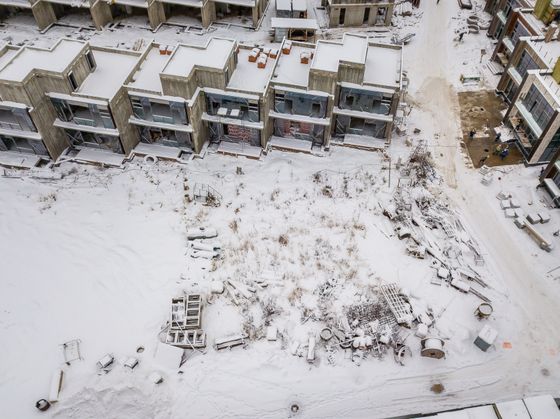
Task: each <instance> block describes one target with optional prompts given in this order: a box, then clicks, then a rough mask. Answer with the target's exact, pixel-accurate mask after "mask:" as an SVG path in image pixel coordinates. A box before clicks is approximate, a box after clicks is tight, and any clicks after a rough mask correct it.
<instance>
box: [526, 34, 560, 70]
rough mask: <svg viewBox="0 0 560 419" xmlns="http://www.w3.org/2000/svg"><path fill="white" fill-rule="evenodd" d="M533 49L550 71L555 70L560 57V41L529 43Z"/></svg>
mask: <svg viewBox="0 0 560 419" xmlns="http://www.w3.org/2000/svg"><path fill="white" fill-rule="evenodd" d="M529 44H530V45H531V47H532V48H533V49H534V50H535V51H536V53H537V54H538V55H539V56H540V57H541V58H542V60H543V61H544V62H545V63H546V64H547V65H548V67H549V68H550V69H552V68H554V65H555V64H556V61H557V60H558V58H559V57H560V41H558V40H556V39H553V40H552V41H550V42H545V41H538V42H537V41H533V40H531V41H529Z"/></svg>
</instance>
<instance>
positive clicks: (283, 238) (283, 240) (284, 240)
mask: <svg viewBox="0 0 560 419" xmlns="http://www.w3.org/2000/svg"><path fill="white" fill-rule="evenodd" d="M278 243H280V245H282V246H287V245H288V236H286V235H285V234H281V235H280V236H278Z"/></svg>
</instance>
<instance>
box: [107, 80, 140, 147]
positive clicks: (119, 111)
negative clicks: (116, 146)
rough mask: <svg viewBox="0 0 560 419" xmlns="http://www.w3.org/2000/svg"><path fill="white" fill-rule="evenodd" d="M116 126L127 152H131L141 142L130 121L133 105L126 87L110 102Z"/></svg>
mask: <svg viewBox="0 0 560 419" xmlns="http://www.w3.org/2000/svg"><path fill="white" fill-rule="evenodd" d="M109 108H110V110H111V114H112V115H113V120H114V121H115V126H116V127H117V129H118V130H119V134H120V139H121V144H122V146H123V150H124V153H125V154H129V153H130V152H131V151H132V149H133V148H134V147H135V146H136V144H138V143H139V142H140V135H139V133H138V130H137V129H136V128H135V127H134V126H133V125H132V124H130V123H129V122H128V119H129V118H130V117H131V116H132V105H131V104H130V99H129V98H128V94H127V92H126V89H125V88H121V89H120V90H119V92H118V93H117V94H116V95H115V97H114V98H113V99H112V100H111V102H110V103H109Z"/></svg>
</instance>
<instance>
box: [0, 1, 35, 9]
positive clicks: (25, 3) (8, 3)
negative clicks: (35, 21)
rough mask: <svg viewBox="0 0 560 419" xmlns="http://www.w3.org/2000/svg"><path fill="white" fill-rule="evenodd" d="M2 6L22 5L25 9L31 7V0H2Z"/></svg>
mask: <svg viewBox="0 0 560 419" xmlns="http://www.w3.org/2000/svg"><path fill="white" fill-rule="evenodd" d="M0 5H1V6H12V7H21V8H23V9H31V1H30V0H2V1H1V2H0Z"/></svg>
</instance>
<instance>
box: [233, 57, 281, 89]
mask: <svg viewBox="0 0 560 419" xmlns="http://www.w3.org/2000/svg"><path fill="white" fill-rule="evenodd" d="M250 54H251V49H250V48H240V49H239V53H238V55H237V67H236V68H235V71H234V72H233V74H232V75H231V79H230V80H229V83H228V85H227V87H228V89H234V90H241V91H244V92H251V93H263V92H264V89H265V88H266V85H267V84H268V81H269V80H270V77H271V76H272V70H273V69H274V64H275V63H276V59H274V58H270V57H268V59H267V60H266V66H265V68H259V67H258V65H257V63H256V62H249V55H250Z"/></svg>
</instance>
